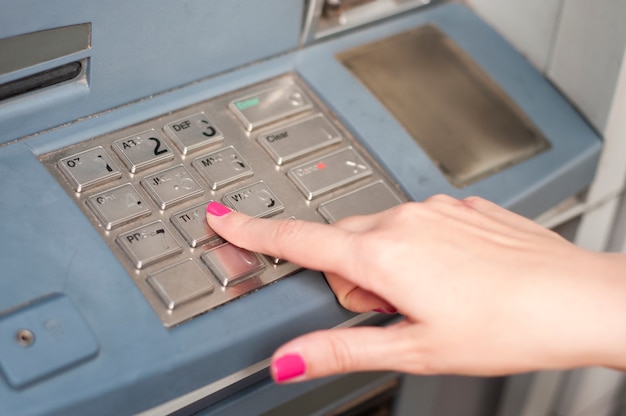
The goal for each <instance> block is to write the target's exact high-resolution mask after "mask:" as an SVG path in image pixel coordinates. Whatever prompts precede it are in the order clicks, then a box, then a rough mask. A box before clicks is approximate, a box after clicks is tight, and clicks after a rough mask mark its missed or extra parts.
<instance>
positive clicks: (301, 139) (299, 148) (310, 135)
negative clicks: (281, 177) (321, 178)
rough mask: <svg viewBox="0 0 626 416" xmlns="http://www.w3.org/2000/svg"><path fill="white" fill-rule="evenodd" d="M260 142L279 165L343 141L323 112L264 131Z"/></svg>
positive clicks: (259, 139)
mask: <svg viewBox="0 0 626 416" xmlns="http://www.w3.org/2000/svg"><path fill="white" fill-rule="evenodd" d="M258 141H259V144H260V145H261V146H262V147H263V148H264V149H265V150H266V151H267V153H269V155H270V156H271V157H272V159H274V162H276V164H277V165H283V164H285V163H288V162H291V161H292V160H294V159H297V158H299V157H302V156H304V155H307V154H309V153H312V152H314V151H316V150H320V149H323V148H325V147H328V146H330V145H333V144H335V143H339V142H340V141H341V135H340V134H339V132H338V131H337V129H336V128H335V127H333V125H332V124H330V122H329V121H328V120H327V119H326V117H324V116H323V115H322V114H316V115H315V116H313V117H309V118H307V119H304V120H300V121H298V122H296V123H292V124H288V125H286V126H284V127H281V128H280V129H277V130H272V131H270V132H268V133H264V134H262V135H260V136H259V138H258Z"/></svg>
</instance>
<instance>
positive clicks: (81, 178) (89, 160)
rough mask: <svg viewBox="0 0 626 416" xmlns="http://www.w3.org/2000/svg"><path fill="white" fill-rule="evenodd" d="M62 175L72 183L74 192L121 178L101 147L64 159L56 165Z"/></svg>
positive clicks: (119, 171)
mask: <svg viewBox="0 0 626 416" xmlns="http://www.w3.org/2000/svg"><path fill="white" fill-rule="evenodd" d="M57 166H58V167H59V169H60V170H61V172H63V175H65V177H66V178H67V179H68V180H69V181H70V182H71V183H72V187H73V188H74V190H75V191H76V192H83V191H84V190H85V189H88V188H91V187H94V186H97V185H100V184H102V183H105V182H107V181H110V180H115V179H118V178H120V177H121V176H122V171H121V170H120V169H119V168H118V167H117V166H116V165H115V163H114V162H113V160H111V157H110V156H109V155H108V154H107V153H106V152H105V151H104V149H103V148H102V146H98V147H94V148H93V149H89V150H85V151H84V152H80V153H76V154H74V155H72V156H68V157H65V158H63V159H61V160H59V162H58V163H57Z"/></svg>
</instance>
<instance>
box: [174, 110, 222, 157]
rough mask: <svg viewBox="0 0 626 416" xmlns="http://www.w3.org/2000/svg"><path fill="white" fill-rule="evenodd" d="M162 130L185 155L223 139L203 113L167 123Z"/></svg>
mask: <svg viewBox="0 0 626 416" xmlns="http://www.w3.org/2000/svg"><path fill="white" fill-rule="evenodd" d="M163 130H165V132H166V133H167V135H168V136H169V137H170V138H171V139H172V141H173V142H174V144H175V145H176V147H178V149H179V150H180V151H181V152H182V153H183V154H185V155H186V154H188V153H189V152H193V151H195V150H198V149H202V148H205V147H207V146H210V145H212V144H214V143H217V142H220V141H222V140H224V135H223V134H222V133H221V132H220V131H219V130H218V129H217V127H216V126H215V125H214V124H213V123H211V122H210V121H209V119H208V118H207V116H205V115H204V113H199V114H194V115H192V116H189V117H187V118H182V119H180V120H176V121H173V122H171V123H167V124H166V125H165V127H163Z"/></svg>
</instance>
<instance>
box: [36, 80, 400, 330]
mask: <svg viewBox="0 0 626 416" xmlns="http://www.w3.org/2000/svg"><path fill="white" fill-rule="evenodd" d="M283 89H284V91H283ZM270 91H272V92H274V94H275V95H276V96H279V97H283V99H284V97H288V96H290V95H291V94H292V93H293V92H294V91H298V92H299V93H300V94H301V97H302V98H303V100H304V101H303V102H305V103H309V104H307V108H309V109H308V110H306V111H302V112H298V113H297V114H292V115H287V114H288V113H285V112H282V110H281V112H279V113H278V116H277V117H272V116H271V114H269V115H268V114H266V115H265V116H264V117H265V118H266V119H271V118H274V119H275V120H274V121H273V122H272V123H270V124H267V125H266V126H265V127H264V128H256V129H254V130H253V131H252V132H248V131H247V130H246V128H245V126H243V125H242V122H241V120H240V119H239V118H238V116H237V115H236V114H235V113H233V111H232V110H231V109H229V104H231V103H233V102H238V101H240V100H241V99H242V98H245V97H248V98H245V99H246V100H247V99H250V97H257V96H259V94H260V95H261V96H262V97H264V96H263V94H264V93H263V92H265V93H268V92H270ZM277 91H283V92H280V93H278V92H277ZM285 91H286V92H285ZM259 102H263V103H266V102H267V99H266V98H263V99H260V100H259ZM270 107H271V106H270ZM264 111H267V110H264ZM199 114H204V115H205V116H206V118H207V120H210V123H211V125H212V126H215V128H216V129H219V131H220V132H221V134H222V135H223V136H224V139H223V140H219V141H217V142H214V143H213V142H212V143H211V144H208V145H207V147H202V148H201V150H195V149H194V150H191V149H189V152H188V153H187V154H185V153H184V152H183V151H182V150H181V149H180V148H179V147H178V146H177V145H174V144H172V142H171V141H170V140H171V137H170V136H169V134H162V135H161V134H159V135H158V139H159V140H161V141H160V142H159V143H158V144H159V149H158V151H162V150H163V149H167V150H168V153H171V156H170V155H168V158H169V160H161V159H158V160H157V161H156V162H154V158H155V157H159V156H161V155H163V154H165V153H162V154H160V155H155V154H154V153H155V150H157V149H156V145H157V143H156V142H155V141H154V140H148V139H150V138H157V136H156V133H159V132H161V131H163V129H165V128H166V126H168V125H169V126H170V127H171V126H172V125H173V124H172V123H174V124H183V123H184V122H185V120H189V127H188V128H191V127H190V126H191V125H192V124H193V122H192V121H190V120H193V119H194V117H195V116H197V115H199ZM317 114H323V115H324V117H325V118H326V119H327V120H328V122H329V123H331V125H332V126H333V129H336V130H337V132H338V133H339V134H340V135H341V137H342V138H341V141H340V142H339V143H336V144H332V145H330V146H329V147H327V148H325V149H324V150H316V151H313V152H312V153H310V154H309V155H307V156H305V157H303V158H301V159H300V162H285V163H284V164H283V165H281V166H279V165H277V164H276V163H275V162H274V160H272V158H271V157H270V156H269V155H268V154H267V152H266V151H265V150H263V148H262V147H261V146H260V144H259V143H258V141H257V138H258V137H259V136H260V135H263V134H265V133H268V132H271V131H277V130H281V129H283V126H287V125H292V124H293V123H295V122H299V121H302V120H305V119H309V118H310V117H313V116H315V115H317ZM200 120H201V118H200ZM185 124H186V123H185ZM181 127H182V126H181ZM144 132H151V133H150V134H143V133H144ZM314 134H319V132H315V133H314ZM138 138H139V139H141V140H140V142H139V144H137V143H138V141H137V139H138ZM129 140H133V141H134V142H135V143H136V146H132V143H130V142H128V141H129ZM114 143H116V144H115V145H114ZM124 143H126V144H127V145H129V146H131V147H137V146H139V147H141V151H140V152H139V153H138V154H139V155H140V156H139V157H137V158H133V159H132V160H133V162H132V163H129V164H128V165H127V170H125V169H123V170H122V171H121V172H120V173H119V174H118V175H117V176H118V179H107V180H102V178H101V176H102V175H108V174H109V173H110V172H108V170H107V169H106V166H105V164H104V163H101V161H102V158H100V157H98V156H103V157H108V159H107V160H108V161H109V162H111V163H110V164H111V166H114V165H115V163H118V162H119V160H120V159H118V158H117V157H120V158H126V157H127V156H128V155H134V154H131V150H130V149H131V148H130V147H128V148H126V149H124V147H123V144H124ZM119 145H122V147H119ZM346 146H350V149H351V150H350V152H351V153H350V154H351V155H358V158H357V159H355V161H357V162H358V163H357V164H358V165H364V166H367V167H368V169H367V172H368V175H367V177H359V178H353V177H351V178H350V180H352V179H354V182H350V181H347V182H342V183H343V184H342V183H339V182H338V179H336V178H332V179H331V181H332V182H333V184H334V185H335V186H337V188H335V189H334V190H328V192H327V193H325V194H324V195H321V196H319V197H317V198H315V200H313V201H307V199H306V198H305V197H303V195H302V193H301V192H300V191H299V190H298V189H297V188H296V187H295V186H294V184H293V183H292V181H291V180H290V179H289V178H288V177H287V171H288V170H289V169H291V168H292V167H293V166H294V164H295V163H302V160H307V159H309V160H314V161H316V162H317V161H319V160H321V159H320V156H322V155H326V154H333V153H334V152H335V151H337V150H341V151H342V152H343V151H345V149H346ZM112 148H113V149H118V151H111V149H112ZM89 149H97V151H93V153H89V155H90V158H89V161H90V162H92V163H96V162H98V163H101V164H100V165H98V164H97V163H96V164H94V165H93V166H96V167H97V169H96V173H97V175H95V176H96V177H95V180H96V182H95V184H93V183H92V182H91V181H92V180H93V179H94V178H90V179H89V181H86V180H83V179H81V185H83V188H85V189H84V192H79V193H77V192H76V189H75V185H76V182H77V181H76V180H73V179H71V178H67V177H66V175H67V170H68V169H67V168H66V167H64V166H66V165H64V163H65V162H67V161H69V160H71V156H76V155H81V154H82V153H81V152H83V151H85V150H89ZM120 149H121V150H120ZM342 149H343V150H342ZM122 150H124V151H122ZM135 150H136V149H135ZM157 153H158V152H157ZM344 159H345V160H342V163H345V162H346V161H347V159H346V158H344ZM40 160H41V161H42V163H44V165H45V166H46V167H47V169H48V170H49V171H50V172H51V174H52V175H53V176H54V177H55V178H56V179H57V180H58V181H59V183H60V184H61V185H62V186H63V187H64V189H65V190H66V192H67V193H68V195H69V196H70V197H71V198H72V199H73V200H74V201H75V202H76V204H77V205H78V206H79V207H80V208H81V210H83V212H84V213H85V215H86V216H87V218H88V219H89V220H90V221H91V222H92V224H93V225H94V227H95V228H96V229H97V230H98V232H99V233H100V235H101V236H102V238H103V239H104V240H105V241H106V242H107V244H108V245H109V247H110V248H111V250H112V251H113V253H114V254H115V255H116V256H117V257H118V259H119V260H120V263H121V264H122V266H123V267H124V269H125V270H126V271H127V272H128V275H129V276H130V278H131V279H132V280H133V281H134V282H135V284H136V285H137V287H138V288H139V289H140V290H141V292H142V294H143V295H144V297H145V298H146V299H147V301H148V302H149V303H150V305H151V306H152V307H153V309H154V310H155V312H156V313H157V315H158V316H159V317H160V319H161V320H162V322H163V324H164V325H165V326H166V327H171V326H173V325H177V324H180V323H181V322H184V321H186V320H188V319H191V318H193V317H194V316H196V315H199V314H202V313H204V312H206V311H208V310H211V309H213V308H215V307H218V306H219V305H222V304H224V303H226V302H229V301H231V300H233V299H236V298H237V297H239V296H241V295H243V294H246V293H249V292H251V291H254V290H257V289H259V288H260V287H262V286H265V285H267V284H268V283H271V282H274V281H276V280H278V279H281V278H283V277H285V276H288V275H290V274H293V273H294V272H296V271H298V270H299V266H297V265H294V264H292V263H289V262H282V261H276V262H275V261H274V259H269V258H266V257H265V256H260V257H259V259H260V260H259V261H261V262H262V264H263V265H264V266H265V267H264V269H263V271H262V272H261V273H260V274H258V275H256V276H254V277H253V278H249V279H245V280H242V281H241V283H237V284H231V285H228V286H222V285H221V283H222V282H221V281H220V278H219V277H218V276H214V275H213V274H212V273H211V272H210V270H209V268H208V267H207V266H206V264H205V262H203V261H202V259H201V256H202V255H203V254H204V253H205V252H207V251H210V250H211V249H212V248H214V247H217V246H219V245H221V244H223V240H222V239H220V238H219V237H217V236H216V235H215V234H214V232H213V231H212V230H210V229H209V227H208V226H207V225H206V222H205V221H204V216H205V207H206V204H207V203H208V202H209V201H211V200H214V201H224V198H225V196H226V195H229V196H231V197H232V196H234V195H237V194H241V197H242V198H243V194H244V193H248V194H249V195H251V196H252V199H251V198H247V199H248V202H252V201H253V202H254V203H255V204H258V205H257V208H254V210H253V214H256V215H261V216H265V215H271V216H273V217H279V218H297V219H301V220H308V221H316V222H325V221H324V218H323V217H322V216H321V215H320V214H319V213H318V212H317V208H318V206H319V204H320V203H323V202H326V201H328V200H331V199H335V198H337V197H339V196H341V195H345V194H347V193H349V192H351V191H353V190H355V189H358V188H361V187H362V186H364V185H366V184H368V183H373V182H376V181H380V180H382V181H384V182H385V183H386V184H387V185H388V186H389V187H390V189H392V191H393V193H394V194H395V195H396V196H397V198H393V201H392V204H395V203H397V202H398V201H403V200H405V197H404V196H403V194H402V192H401V191H400V189H399V188H398V187H397V186H396V185H394V184H393V182H392V181H391V180H390V179H389V178H388V177H387V176H386V174H385V173H384V172H383V171H382V170H381V169H380V168H379V167H378V166H377V164H376V162H375V161H374V160H373V159H372V158H371V157H370V156H369V155H367V153H366V152H365V151H364V149H363V148H362V147H361V146H360V145H359V143H358V142H356V141H355V140H354V139H353V138H352V137H351V135H350V134H349V132H347V131H346V130H345V129H344V128H343V127H342V126H341V125H340V124H339V123H338V122H337V120H336V118H334V117H333V115H332V114H331V113H330V112H329V111H328V110H327V109H326V108H325V107H324V106H323V105H322V103H320V102H319V100H317V98H316V97H315V96H314V95H313V93H312V92H311V91H310V90H309V89H308V88H307V87H306V85H305V84H304V83H303V82H301V81H300V80H299V79H298V78H297V77H296V76H295V75H294V74H287V75H284V76H281V77H278V78H274V79H271V80H268V81H266V82H263V83H260V84H257V85H253V86H250V87H248V88H245V89H242V90H238V91H234V92H231V93H228V94H225V95H223V96H219V97H215V98H213V99H210V100H207V101H204V102H200V103H197V104H195V105H192V106H190V107H187V108H183V109H180V110H178V111H174V112H172V113H168V114H164V115H161V116H159V117H156V118H154V119H150V120H146V121H144V122H141V123H138V124H136V125H132V126H128V127H126V128H124V129H122V130H119V131H114V132H111V133H108V134H105V135H103V136H99V137H95V138H93V139H90V140H86V141H84V142H80V143H77V144H74V145H72V146H69V147H66V148H63V149H59V150H56V151H54V152H51V153H48V154H46V155H43V156H41V157H40ZM60 161H64V163H60ZM153 163H154V164H153ZM120 166H123V165H121V164H120ZM181 166H182V168H181ZM138 167H140V168H143V169H144V170H141V169H139V171H140V173H139V174H137V173H132V170H133V168H134V169H135V171H137V168H138ZM68 168H69V166H68ZM172 168H174V172H178V173H181V172H184V176H179V177H178V178H177V177H176V176H174V177H171V176H170V179H171V180H169V181H165V182H164V183H166V184H167V187H169V189H168V190H167V191H161V190H158V191H155V190H154V189H153V188H156V189H160V188H161V185H160V184H159V185H156V186H155V185H154V179H156V178H162V177H163V175H162V173H163V172H166V173H172V171H171V170H170V169H172ZM355 168H356V165H355V166H354V167H352V168H351V169H355ZM182 169H184V171H183V170H182ZM114 170H115V169H114ZM118 170H119V169H118ZM159 173H161V174H159ZM187 175H188V176H187ZM183 179H184V180H183ZM187 179H189V180H192V181H193V182H189V184H193V186H192V189H193V192H191V194H192V195H191V196H189V199H186V197H187V196H188V195H187V192H188V191H190V190H189V189H187V190H186V189H184V188H185V186H187V182H188V181H187ZM181 180H183V181H182V182H181ZM151 181H152V182H151ZM177 181H178V183H177ZM348 182H349V183H348ZM149 183H152V184H153V185H148V184H149ZM125 184H131V185H132V186H133V187H134V190H135V191H136V193H137V196H138V197H139V199H138V200H136V201H135V200H134V198H130V199H128V201H130V204H131V206H132V205H133V204H135V205H137V202H138V201H139V200H141V201H142V204H139V205H144V204H145V205H146V206H147V207H148V208H149V209H150V210H151V212H150V214H149V215H147V216H144V217H141V218H136V219H133V220H131V221H129V222H128V223H124V224H119V225H118V224H117V223H116V220H114V219H113V217H114V216H113V215H110V214H107V216H106V217H104V218H103V215H102V214H101V213H97V211H96V212H94V210H93V209H92V208H91V207H89V206H88V205H87V204H86V201H87V200H89V199H90V198H91V199H92V201H94V200H95V201H96V204H97V197H98V196H105V195H108V194H109V193H110V192H111V190H114V189H115V188H117V187H120V186H123V185H125ZM142 184H143V185H142ZM176 185H178V189H174V188H175V186H176ZM195 185H199V187H200V188H201V192H196V187H195ZM164 186H165V185H164ZM148 190H150V194H151V196H150V197H149V196H148V195H149V194H148ZM179 192H180V194H182V195H185V198H183V199H184V200H183V201H182V202H179V201H178V200H177V199H176V198H177V195H178V194H179ZM94 197H95V198H94ZM153 197H154V199H156V201H153V200H152V199H153ZM272 200H274V205H273V206H271V207H268V205H272ZM231 201H232V198H231ZM163 202H166V203H165V205H164V204H163ZM174 202H176V203H174ZM364 203H365V204H367V203H368V201H364ZM373 204H374V205H376V206H377V204H378V202H373ZM90 205H93V202H92V203H90ZM231 206H232V205H231ZM235 206H239V205H238V204H235ZM241 206H242V207H243V206H245V204H244V205H241ZM277 208H280V209H277ZM134 209H136V207H134ZM245 209H247V208H245ZM279 211H280V213H277V212H279ZM109 216H110V217H111V218H109ZM120 217H122V218H125V217H124V215H123V214H120ZM115 218H117V216H115ZM109 223H110V224H111V230H108V229H107V224H109ZM188 259H191V260H192V261H193V262H194V263H195V264H197V265H198V267H199V268H200V269H202V270H203V273H206V274H207V275H208V276H209V279H211V281H212V282H213V283H214V284H215V287H216V290H214V291H212V292H211V293H210V294H205V295H202V296H200V297H197V298H193V293H194V292H193V290H192V292H190V296H191V297H192V298H193V299H192V300H187V298H186V295H184V294H176V295H173V294H171V293H170V292H167V291H165V292H164V291H163V289H160V290H161V293H160V294H159V293H158V292H159V290H155V288H154V285H157V283H156V282H157V278H156V277H153V278H152V280H151V281H152V283H149V282H148V279H149V278H150V276H165V275H166V274H167V273H166V274H163V275H161V274H160V273H161V272H162V271H163V270H167V269H169V268H170V267H172V266H174V265H178V264H181V263H184V262H185V261H186V260H188ZM173 270H177V269H176V268H175V269H173ZM230 279H231V281H232V278H230ZM218 285H219V286H218ZM217 288H219V289H217ZM166 292H167V294H166ZM172 293H174V292H173V289H172ZM163 297H165V298H166V300H165V301H164V300H163ZM180 299H185V301H184V302H183V301H181V300H180ZM172 302H173V303H172ZM172 305H173V306H174V307H173V309H168V307H170V306H172Z"/></svg>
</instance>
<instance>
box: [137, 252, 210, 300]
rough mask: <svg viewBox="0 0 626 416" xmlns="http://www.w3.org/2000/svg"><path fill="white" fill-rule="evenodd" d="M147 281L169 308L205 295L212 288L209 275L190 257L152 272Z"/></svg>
mask: <svg viewBox="0 0 626 416" xmlns="http://www.w3.org/2000/svg"><path fill="white" fill-rule="evenodd" d="M147 281H148V284H149V285H150V286H152V288H153V289H154V291H155V292H156V293H157V294H158V295H159V297H160V298H161V300H162V301H163V303H164V304H165V306H166V307H167V309H170V310H173V309H175V308H177V307H178V306H180V305H182V304H184V303H187V302H190V301H192V300H195V299H198V298H199V297H201V296H206V295H208V294H210V293H211V292H213V289H214V286H213V284H212V283H211V280H210V279H209V277H208V276H207V275H206V274H205V272H203V271H202V269H200V267H199V266H198V265H197V264H196V263H195V262H194V261H193V260H191V259H190V260H185V261H184V262H182V263H178V264H175V265H174V266H171V267H168V268H167V269H164V270H161V271H158V272H156V273H153V274H151V275H150V276H148V280H147Z"/></svg>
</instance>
